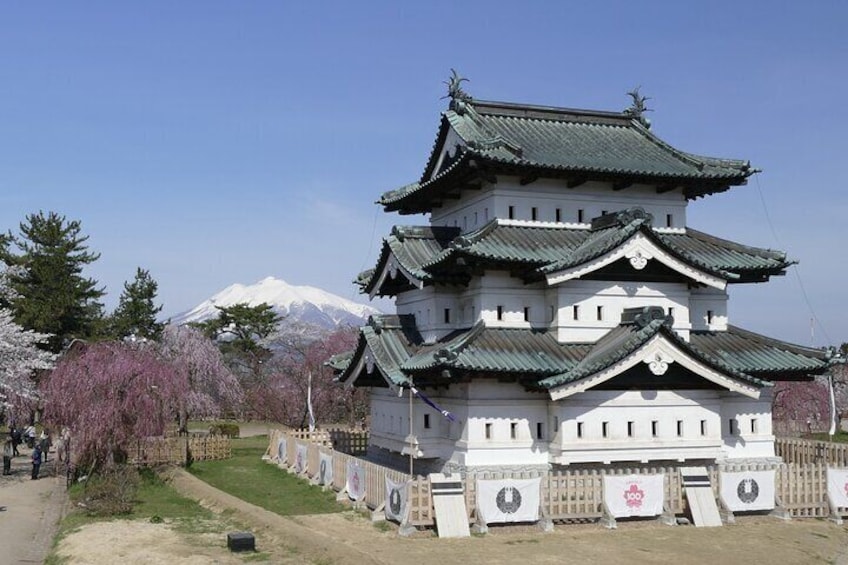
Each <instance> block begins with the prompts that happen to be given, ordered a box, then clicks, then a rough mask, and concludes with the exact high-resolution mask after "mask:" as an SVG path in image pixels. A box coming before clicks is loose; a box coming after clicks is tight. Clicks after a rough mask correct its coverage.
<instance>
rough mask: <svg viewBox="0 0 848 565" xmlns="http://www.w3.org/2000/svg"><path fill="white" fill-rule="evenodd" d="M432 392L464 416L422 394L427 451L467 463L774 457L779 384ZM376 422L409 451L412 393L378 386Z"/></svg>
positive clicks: (399, 448)
mask: <svg viewBox="0 0 848 565" xmlns="http://www.w3.org/2000/svg"><path fill="white" fill-rule="evenodd" d="M426 392H427V395H428V396H429V397H430V398H431V399H432V400H433V401H435V402H436V403H437V404H438V405H440V406H442V407H443V408H445V409H446V410H449V411H450V412H451V413H452V414H453V415H454V416H455V418H456V420H457V421H456V422H450V421H448V420H447V419H446V418H444V417H443V416H442V415H441V414H439V413H438V412H436V411H435V410H433V409H431V408H430V407H429V406H427V405H426V404H424V403H423V402H421V401H420V400H418V399H413V423H414V425H413V433H414V434H415V437H416V438H417V440H418V448H419V450H420V452H421V456H422V457H426V458H441V459H444V460H445V461H450V462H452V463H454V464H457V465H463V466H497V465H510V466H521V465H527V466H531V465H546V464H548V463H555V464H560V465H569V464H579V463H614V462H638V463H647V462H650V461H685V460H693V459H719V460H726V459H747V458H764V457H774V436H773V435H772V428H771V392H770V390H769V391H767V392H765V393H764V394H763V396H762V398H760V399H758V400H752V399H749V398H747V397H743V396H741V395H737V394H733V393H729V392H721V391H705V390H678V391H663V390H660V391H588V392H585V393H582V394H579V395H576V396H573V397H569V398H567V399H564V400H561V401H558V402H553V401H551V400H549V398H548V397H547V395H545V394H542V393H535V392H527V391H525V390H524V389H523V387H521V386H519V385H517V384H515V383H501V382H498V381H496V380H494V379H492V380H477V381H474V382H472V383H464V384H461V385H455V386H451V387H450V388H448V389H438V390H427V391H426ZM425 416H428V419H429V425H430V427H429V428H426V427H425ZM731 418H732V419H734V421H735V424H734V432H733V433H732V434H731V433H730V432H729V427H728V421H729V420H730V419H731ZM752 421H754V422H755V424H754V428H753V431H752V427H751V422H752ZM605 422H606V426H607V427H606V429H607V435H606V436H604V423H605ZM578 424H579V427H578ZM371 428H372V429H371V443H372V444H373V445H376V446H378V447H382V448H385V449H388V450H391V451H395V452H398V453H401V452H403V450H404V448H406V447H407V445H408V435H409V396H408V393H404V395H403V397H401V398H398V396H397V394H396V393H394V392H392V391H390V390H388V389H373V390H372V396H371ZM578 429H579V430H580V432H578ZM513 434H514V435H513Z"/></svg>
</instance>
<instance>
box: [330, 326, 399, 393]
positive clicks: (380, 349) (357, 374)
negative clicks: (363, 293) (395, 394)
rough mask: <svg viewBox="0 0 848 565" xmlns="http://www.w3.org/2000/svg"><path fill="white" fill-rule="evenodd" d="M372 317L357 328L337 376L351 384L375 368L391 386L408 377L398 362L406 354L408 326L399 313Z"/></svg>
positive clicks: (373, 371) (397, 384) (394, 386)
mask: <svg viewBox="0 0 848 565" xmlns="http://www.w3.org/2000/svg"><path fill="white" fill-rule="evenodd" d="M392 318H393V319H389V317H385V318H380V317H376V318H375V317H372V318H371V319H370V320H369V323H368V325H366V326H363V327H361V328H360V334H359V341H358V342H357V344H356V350H355V351H354V352H353V355H352V356H351V358H350V362H349V363H348V364H347V367H345V369H344V371H343V372H342V373H341V374H340V375H339V376H338V378H337V380H338V381H339V382H341V383H344V384H345V385H347V386H354V385H355V383H356V381H357V380H358V379H359V378H361V376H362V375H373V374H375V372H376V373H377V374H379V376H380V377H381V378H382V379H383V380H384V381H385V382H386V384H387V385H388V386H389V387H390V388H392V389H394V388H396V387H397V386H399V385H401V384H403V383H406V382H407V381H408V379H407V377H406V375H405V374H404V373H403V372H402V371H401V370H400V364H401V363H402V362H403V361H405V360H406V359H408V358H409V355H410V353H409V350H408V347H409V341H410V340H409V337H410V336H409V335H408V334H409V331H410V329H409V327H408V324H404V322H403V320H401V321H400V322H397V321H396V320H397V319H398V318H401V317H400V316H396V317H392Z"/></svg>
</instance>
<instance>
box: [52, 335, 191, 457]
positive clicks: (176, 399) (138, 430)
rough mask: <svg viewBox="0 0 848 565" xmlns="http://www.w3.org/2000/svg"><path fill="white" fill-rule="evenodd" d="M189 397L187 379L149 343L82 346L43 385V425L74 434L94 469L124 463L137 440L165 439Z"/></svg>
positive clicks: (82, 454)
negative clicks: (169, 423) (158, 437)
mask: <svg viewBox="0 0 848 565" xmlns="http://www.w3.org/2000/svg"><path fill="white" fill-rule="evenodd" d="M188 393H189V381H188V378H187V376H186V374H185V373H184V372H181V371H178V370H176V369H175V368H174V366H173V364H171V363H170V362H169V361H168V360H167V359H165V358H164V357H163V356H161V355H160V354H159V353H158V352H157V351H156V349H155V348H154V347H152V346H151V345H149V344H145V343H142V344H129V343H115V342H105V343H95V344H91V345H85V344H83V345H82V346H81V347H78V348H76V349H75V350H72V351H70V352H68V353H67V354H66V355H65V356H64V357H63V358H62V359H61V360H60V361H59V363H58V364H57V365H56V368H55V369H54V370H53V371H52V372H51V373H50V374H49V375H47V377H46V379H45V380H44V381H43V383H42V398H43V400H44V420H45V421H46V422H47V423H48V424H49V425H51V426H52V427H54V429H58V428H59V427H67V428H68V429H69V430H70V432H71V434H72V437H73V448H74V451H75V453H76V455H77V457H79V461H80V462H81V463H82V464H83V465H85V466H88V467H89V468H90V469H91V470H93V469H95V468H99V467H100V466H110V465H114V464H115V463H120V462H122V461H123V460H124V459H125V457H126V453H127V449H128V447H129V446H130V445H131V444H132V442H133V441H135V440H137V439H138V438H143V437H148V436H155V435H161V434H162V433H163V432H164V429H165V426H166V424H167V423H168V422H172V421H175V419H176V417H177V415H178V413H179V409H180V399H181V398H184V397H186V395H187V394H188Z"/></svg>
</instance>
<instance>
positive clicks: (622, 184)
mask: <svg viewBox="0 0 848 565" xmlns="http://www.w3.org/2000/svg"><path fill="white" fill-rule="evenodd" d="M631 186H633V181H632V180H620V181H618V182H614V183H612V189H613V190H624V189H625V188H630V187H631Z"/></svg>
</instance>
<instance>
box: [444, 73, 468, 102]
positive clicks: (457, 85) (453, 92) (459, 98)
mask: <svg viewBox="0 0 848 565" xmlns="http://www.w3.org/2000/svg"><path fill="white" fill-rule="evenodd" d="M442 82H443V83H444V84H446V85H448V93H447V94H446V95H445V96H442V98H450V99H451V101H450V109H451V110H454V111H456V112H461V111H462V110H463V109H464V107H463V103H465V102H471V96H470V95H469V94H468V93H467V92H465V91H464V90H462V83H463V82H471V81H469V80H468V79H467V78H465V77H461V76H459V73H457V72H456V70H455V69H451V76H450V78H449V79H448V80H444V81H442Z"/></svg>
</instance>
